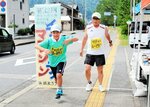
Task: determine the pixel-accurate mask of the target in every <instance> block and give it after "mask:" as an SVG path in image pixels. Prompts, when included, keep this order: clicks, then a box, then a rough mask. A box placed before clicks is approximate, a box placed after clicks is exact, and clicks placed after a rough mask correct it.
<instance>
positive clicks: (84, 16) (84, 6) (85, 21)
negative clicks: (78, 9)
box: [84, 0, 86, 26]
mask: <svg viewBox="0 0 150 107" xmlns="http://www.w3.org/2000/svg"><path fill="white" fill-rule="evenodd" d="M84 21H85V26H86V0H84Z"/></svg>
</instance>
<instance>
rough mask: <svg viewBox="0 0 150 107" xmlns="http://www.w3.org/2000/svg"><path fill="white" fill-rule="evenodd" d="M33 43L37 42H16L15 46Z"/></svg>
mask: <svg viewBox="0 0 150 107" xmlns="http://www.w3.org/2000/svg"><path fill="white" fill-rule="evenodd" d="M31 43H35V41H30V42H25V43H18V44H15V46H21V45H26V44H31Z"/></svg>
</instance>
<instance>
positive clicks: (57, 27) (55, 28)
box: [51, 24, 61, 32]
mask: <svg viewBox="0 0 150 107" xmlns="http://www.w3.org/2000/svg"><path fill="white" fill-rule="evenodd" d="M53 31H58V32H61V27H60V26H59V25H57V24H54V25H53V26H52V27H51V32H53Z"/></svg>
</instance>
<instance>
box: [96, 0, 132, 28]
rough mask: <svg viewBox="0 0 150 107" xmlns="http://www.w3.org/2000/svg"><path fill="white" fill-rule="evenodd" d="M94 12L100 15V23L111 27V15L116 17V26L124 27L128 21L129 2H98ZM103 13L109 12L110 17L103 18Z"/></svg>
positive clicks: (116, 0) (122, 0)
mask: <svg viewBox="0 0 150 107" xmlns="http://www.w3.org/2000/svg"><path fill="white" fill-rule="evenodd" d="M96 11H98V12H100V13H101V15H102V19H101V20H102V23H104V24H107V25H113V20H114V18H113V15H116V16H117V24H118V25H126V21H127V20H129V19H130V0H99V4H98V5H97V8H96ZM104 12H111V13H112V15H111V16H104Z"/></svg>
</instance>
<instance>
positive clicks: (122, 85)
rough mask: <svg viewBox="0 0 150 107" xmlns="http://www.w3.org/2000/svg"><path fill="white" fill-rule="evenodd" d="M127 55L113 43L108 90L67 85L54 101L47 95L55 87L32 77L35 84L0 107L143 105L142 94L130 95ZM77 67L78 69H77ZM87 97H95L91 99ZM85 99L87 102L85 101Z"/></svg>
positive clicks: (0, 104)
mask: <svg viewBox="0 0 150 107" xmlns="http://www.w3.org/2000/svg"><path fill="white" fill-rule="evenodd" d="M116 39H117V38H116ZM31 41H32V42H34V37H31V38H26V39H25V38H24V39H20V40H19V39H16V40H15V43H16V44H17V45H20V44H23V43H27V42H28V43H31ZM113 49H114V48H112V51H113ZM109 54H111V53H109ZM127 54H128V52H127V51H126V47H124V46H120V45H118V46H116V52H115V54H113V55H111V56H110V57H107V61H109V60H112V59H113V58H114V62H113V63H111V66H112V67H111V69H109V72H108V73H110V76H108V77H107V78H105V79H106V81H108V82H107V87H106V88H107V90H108V91H107V92H104V93H100V92H96V93H94V94H93V93H92V92H94V91H95V90H93V91H92V92H91V93H87V92H86V91H85V89H84V88H85V86H82V87H81V89H80V91H79V89H78V88H70V89H69V88H66V89H64V91H65V93H67V94H65V95H64V96H63V97H62V99H60V100H54V99H51V97H50V96H55V89H41V88H37V86H36V82H35V80H34V83H33V84H31V85H30V86H28V87H26V88H25V89H23V90H21V91H20V92H19V93H17V94H15V95H13V96H11V97H9V98H7V99H6V100H4V101H2V102H1V103H0V107H84V106H86V107H127V106H128V107H146V101H145V100H146V98H145V97H142V98H141V97H140V98H138V97H134V96H133V92H134V89H133V88H134V87H132V83H131V81H130V78H129V75H128V72H129V71H128V69H130V68H128V66H127V64H128V58H127V57H128V56H127ZM82 63H83V59H81V60H79V61H78V65H80V66H82ZM109 64H110V63H109ZM109 66H110V65H109ZM76 70H77V71H78V70H79V69H78V68H77V69H76ZM82 70H83V69H82ZM106 70H107V68H106ZM93 75H95V77H96V75H97V74H96V73H94V74H93ZM75 76H77V75H75ZM70 82H71V81H70ZM77 82H81V81H77ZM101 94H103V95H104V97H103V98H104V99H99V100H101V102H100V101H99V102H100V103H102V105H98V104H99V102H97V101H98V99H97V98H100V97H101ZM83 95H84V96H83ZM90 96H94V97H92V98H91V99H90ZM89 99H90V100H89ZM88 100H89V104H87V102H88Z"/></svg>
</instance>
